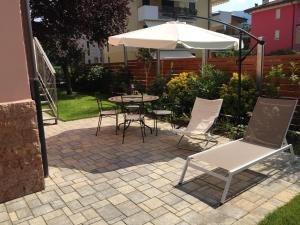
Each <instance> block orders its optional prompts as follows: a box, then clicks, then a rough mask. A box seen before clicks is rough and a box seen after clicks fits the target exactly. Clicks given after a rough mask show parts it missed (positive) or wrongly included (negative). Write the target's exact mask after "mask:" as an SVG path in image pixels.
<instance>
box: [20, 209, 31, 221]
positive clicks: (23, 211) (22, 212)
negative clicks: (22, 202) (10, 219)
mask: <svg viewBox="0 0 300 225" xmlns="http://www.w3.org/2000/svg"><path fill="white" fill-rule="evenodd" d="M16 214H17V216H18V218H19V219H23V218H26V217H29V216H32V213H31V210H30V209H29V208H28V207H25V208H22V209H18V210H17V211H16Z"/></svg>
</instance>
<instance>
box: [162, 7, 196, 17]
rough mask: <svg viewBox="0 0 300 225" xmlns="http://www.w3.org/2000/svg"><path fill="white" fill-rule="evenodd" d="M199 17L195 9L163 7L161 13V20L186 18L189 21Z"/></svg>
mask: <svg viewBox="0 0 300 225" xmlns="http://www.w3.org/2000/svg"><path fill="white" fill-rule="evenodd" d="M196 15H197V10H196V9H193V8H183V7H167V6H162V7H161V9H160V11H159V16H160V18H175V19H176V18H177V17H178V16H180V17H185V18H187V19H192V18H193V17H195V16H196Z"/></svg>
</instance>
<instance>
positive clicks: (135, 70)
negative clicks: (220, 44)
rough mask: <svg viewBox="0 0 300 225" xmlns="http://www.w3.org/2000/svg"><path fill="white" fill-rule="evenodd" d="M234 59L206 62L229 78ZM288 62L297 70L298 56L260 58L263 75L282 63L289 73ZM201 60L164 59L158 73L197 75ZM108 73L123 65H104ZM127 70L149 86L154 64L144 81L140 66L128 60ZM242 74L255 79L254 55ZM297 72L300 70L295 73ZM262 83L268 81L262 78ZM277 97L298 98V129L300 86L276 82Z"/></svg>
mask: <svg viewBox="0 0 300 225" xmlns="http://www.w3.org/2000/svg"><path fill="white" fill-rule="evenodd" d="M236 60H237V58H235V57H228V58H209V59H208V63H209V64H213V65H215V67H216V68H218V69H220V70H222V71H224V72H225V73H226V74H228V75H229V76H231V75H232V73H233V72H237V71H238V66H237V64H236ZM290 62H295V63H298V65H299V70H300V55H280V56H278V55H276V56H275V55H274V56H265V59H264V74H268V72H269V71H270V70H271V67H272V66H274V65H279V64H283V65H284V68H285V71H286V73H287V74H289V73H290V72H289V64H290ZM201 63H202V60H201V58H192V59H167V60H161V66H160V67H161V68H160V69H161V71H160V73H161V74H162V75H169V74H179V73H181V72H196V73H200V68H201ZM106 66H107V67H109V68H111V69H112V70H117V69H120V68H121V67H124V63H111V64H109V65H106ZM128 70H129V72H130V74H131V75H132V76H133V78H134V79H135V80H137V81H139V82H141V83H143V84H146V83H147V84H148V85H149V84H151V82H152V81H153V80H154V79H155V76H156V62H153V63H152V65H151V68H150V72H149V76H148V79H147V82H146V76H145V68H144V63H143V62H142V61H138V60H131V61H129V62H128ZM243 73H247V74H248V75H250V76H252V77H253V78H254V79H255V76H256V56H249V57H247V58H246V60H245V61H244V62H243ZM299 73H300V71H299ZM264 82H268V80H267V79H264ZM280 95H281V96H282V97H293V98H298V99H299V107H298V110H297V113H296V116H295V118H294V120H293V124H294V127H296V128H297V130H300V85H296V84H293V83H292V82H291V81H289V79H288V78H284V79H281V81H280Z"/></svg>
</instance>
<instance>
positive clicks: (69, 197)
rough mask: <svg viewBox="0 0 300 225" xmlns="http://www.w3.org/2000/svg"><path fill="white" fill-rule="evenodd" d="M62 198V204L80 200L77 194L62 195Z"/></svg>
mask: <svg viewBox="0 0 300 225" xmlns="http://www.w3.org/2000/svg"><path fill="white" fill-rule="evenodd" d="M60 197H61V198H62V200H63V201H64V202H66V203H67V202H70V201H73V200H75V199H78V198H80V195H79V194H78V193H77V192H71V193H68V194H64V195H62V196H60Z"/></svg>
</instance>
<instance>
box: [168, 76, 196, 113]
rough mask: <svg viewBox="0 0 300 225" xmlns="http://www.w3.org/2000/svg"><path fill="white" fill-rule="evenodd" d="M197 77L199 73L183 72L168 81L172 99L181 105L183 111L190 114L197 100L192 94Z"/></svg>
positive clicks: (169, 93)
mask: <svg viewBox="0 0 300 225" xmlns="http://www.w3.org/2000/svg"><path fill="white" fill-rule="evenodd" d="M196 79H197V75H195V74H193V73H186V72H183V73H180V74H179V75H178V76H176V77H173V78H172V79H171V80H170V81H169V82H168V83H167V90H168V95H169V97H170V99H171V101H173V103H174V104H175V105H180V106H181V107H182V112H183V113H187V114H189V113H190V112H191V108H192V106H193V103H194V100H195V98H194V96H193V95H192V87H193V85H194V82H195V80H196Z"/></svg>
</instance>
